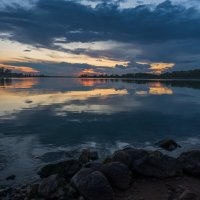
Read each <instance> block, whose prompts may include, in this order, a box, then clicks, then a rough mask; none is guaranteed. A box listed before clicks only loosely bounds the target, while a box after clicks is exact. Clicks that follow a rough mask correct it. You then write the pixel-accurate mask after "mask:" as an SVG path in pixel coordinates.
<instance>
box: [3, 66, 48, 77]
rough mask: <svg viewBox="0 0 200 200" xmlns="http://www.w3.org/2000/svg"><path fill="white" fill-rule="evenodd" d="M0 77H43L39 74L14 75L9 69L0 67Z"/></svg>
mask: <svg viewBox="0 0 200 200" xmlns="http://www.w3.org/2000/svg"><path fill="white" fill-rule="evenodd" d="M0 77H44V75H41V74H39V75H38V74H24V73H14V72H12V70H10V69H6V68H4V67H0Z"/></svg>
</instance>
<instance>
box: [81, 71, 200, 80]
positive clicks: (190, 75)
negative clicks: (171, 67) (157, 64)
mask: <svg viewBox="0 0 200 200" xmlns="http://www.w3.org/2000/svg"><path fill="white" fill-rule="evenodd" d="M80 78H133V79H200V69H195V70H189V71H173V72H166V73H162V74H152V73H129V74H123V75H118V74H111V75H108V74H98V75H88V74H83V75H81V76H80Z"/></svg>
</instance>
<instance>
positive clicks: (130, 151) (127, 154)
mask: <svg viewBox="0 0 200 200" xmlns="http://www.w3.org/2000/svg"><path fill="white" fill-rule="evenodd" d="M146 155H148V151H146V150H143V149H134V148H125V149H123V150H119V151H116V152H115V153H114V154H113V156H112V162H120V163H123V164H125V165H126V166H127V167H129V168H131V167H132V163H133V162H134V161H135V160H138V159H141V158H143V157H144V156H146Z"/></svg>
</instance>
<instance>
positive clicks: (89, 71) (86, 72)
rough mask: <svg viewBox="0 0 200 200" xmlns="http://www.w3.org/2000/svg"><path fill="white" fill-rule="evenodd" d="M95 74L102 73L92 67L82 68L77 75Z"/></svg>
mask: <svg viewBox="0 0 200 200" xmlns="http://www.w3.org/2000/svg"><path fill="white" fill-rule="evenodd" d="M97 74H103V73H102V72H96V71H94V69H84V70H82V71H81V72H79V75H97Z"/></svg>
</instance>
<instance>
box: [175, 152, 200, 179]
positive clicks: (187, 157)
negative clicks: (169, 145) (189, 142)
mask: <svg viewBox="0 0 200 200" xmlns="http://www.w3.org/2000/svg"><path fill="white" fill-rule="evenodd" d="M178 160H179V162H180V163H181V166H182V168H183V171H184V172H185V173H187V174H189V175H192V176H195V177H200V151H199V150H193V151H188V152H184V153H182V154H181V155H180V156H179V157H178Z"/></svg>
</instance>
